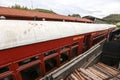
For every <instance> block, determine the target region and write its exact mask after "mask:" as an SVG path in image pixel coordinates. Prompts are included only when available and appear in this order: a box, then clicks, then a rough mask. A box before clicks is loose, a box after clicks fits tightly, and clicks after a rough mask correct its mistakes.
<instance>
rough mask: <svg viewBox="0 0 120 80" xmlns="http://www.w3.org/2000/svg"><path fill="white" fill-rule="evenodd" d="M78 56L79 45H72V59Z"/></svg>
mask: <svg viewBox="0 0 120 80" xmlns="http://www.w3.org/2000/svg"><path fill="white" fill-rule="evenodd" d="M77 54H78V43H74V44H73V45H72V51H71V55H72V57H75V56H77Z"/></svg>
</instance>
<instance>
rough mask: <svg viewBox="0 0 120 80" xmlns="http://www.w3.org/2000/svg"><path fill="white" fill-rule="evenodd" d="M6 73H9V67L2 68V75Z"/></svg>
mask: <svg viewBox="0 0 120 80" xmlns="http://www.w3.org/2000/svg"><path fill="white" fill-rule="evenodd" d="M6 71H9V68H8V67H3V68H0V73H3V72H6Z"/></svg>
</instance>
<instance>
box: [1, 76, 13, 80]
mask: <svg viewBox="0 0 120 80" xmlns="http://www.w3.org/2000/svg"><path fill="white" fill-rule="evenodd" d="M1 80H14V79H13V77H12V76H7V77H5V78H3V79H1Z"/></svg>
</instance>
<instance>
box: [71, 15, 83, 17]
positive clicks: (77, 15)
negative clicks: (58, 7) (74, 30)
mask: <svg viewBox="0 0 120 80" xmlns="http://www.w3.org/2000/svg"><path fill="white" fill-rule="evenodd" d="M71 16H72V17H81V16H80V15H79V14H72V15H71Z"/></svg>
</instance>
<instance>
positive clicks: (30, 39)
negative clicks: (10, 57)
mask: <svg viewBox="0 0 120 80" xmlns="http://www.w3.org/2000/svg"><path fill="white" fill-rule="evenodd" d="M112 27H115V26H114V25H107V24H91V23H77V22H60V21H24V20H0V50H2V49H7V48H13V47H17V46H23V45H28V44H33V43H38V42H44V41H49V40H54V39H60V38H65V37H70V36H75V35H80V34H85V33H89V32H95V31H100V30H106V29H109V28H112Z"/></svg>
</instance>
